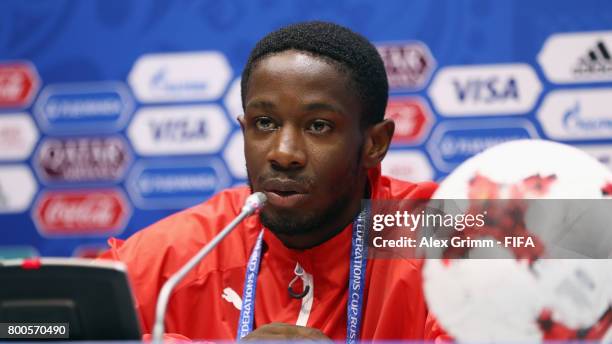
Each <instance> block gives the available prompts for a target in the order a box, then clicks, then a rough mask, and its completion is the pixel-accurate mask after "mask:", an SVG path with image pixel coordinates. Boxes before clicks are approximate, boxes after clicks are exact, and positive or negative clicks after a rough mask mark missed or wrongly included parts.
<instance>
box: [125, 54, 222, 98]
mask: <svg viewBox="0 0 612 344" xmlns="http://www.w3.org/2000/svg"><path fill="white" fill-rule="evenodd" d="M231 76H232V69H231V67H230V65H229V63H228V62H227V59H226V58H225V55H223V54H222V53H221V52H218V51H199V52H198V51H192V52H181V53H164V54H147V55H143V56H141V57H140V58H139V59H138V60H137V61H136V63H134V67H133V68H132V71H131V72H130V75H129V76H128V82H129V84H130V86H131V87H132V89H133V90H134V94H135V95H136V98H138V100H139V101H141V102H143V103H159V102H182V101H210V100H214V99H218V98H220V97H221V95H222V94H223V91H224V90H225V88H226V87H227V84H228V83H229V81H230V78H231Z"/></svg>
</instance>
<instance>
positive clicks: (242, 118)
mask: <svg viewBox="0 0 612 344" xmlns="http://www.w3.org/2000/svg"><path fill="white" fill-rule="evenodd" d="M236 119H237V120H238V123H240V129H241V130H242V134H243V135H244V115H240V116H238V117H236Z"/></svg>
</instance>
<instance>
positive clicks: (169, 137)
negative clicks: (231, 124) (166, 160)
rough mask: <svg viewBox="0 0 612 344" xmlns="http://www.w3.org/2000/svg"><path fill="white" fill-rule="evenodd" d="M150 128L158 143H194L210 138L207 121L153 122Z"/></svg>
mask: <svg viewBox="0 0 612 344" xmlns="http://www.w3.org/2000/svg"><path fill="white" fill-rule="evenodd" d="M149 126H150V128H151V130H152V131H153V137H154V138H155V140H157V141H193V140H200V139H205V138H206V137H207V136H208V130H207V125H206V121H205V120H197V121H189V120H186V119H182V120H172V121H159V122H158V121H151V122H150V123H149Z"/></svg>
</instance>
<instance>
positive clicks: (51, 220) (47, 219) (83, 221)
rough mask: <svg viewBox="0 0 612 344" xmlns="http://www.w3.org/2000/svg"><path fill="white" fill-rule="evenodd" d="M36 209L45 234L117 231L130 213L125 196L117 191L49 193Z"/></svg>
mask: <svg viewBox="0 0 612 344" xmlns="http://www.w3.org/2000/svg"><path fill="white" fill-rule="evenodd" d="M33 212H34V221H35V223H36V225H37V227H38V229H39V231H40V232H41V234H43V235H107V234H114V233H116V232H117V231H118V230H120V229H121V228H122V226H123V225H124V223H125V221H126V219H127V218H128V216H129V209H128V205H127V202H126V201H125V197H124V196H123V194H122V193H120V192H119V191H117V190H79V191H64V192H62V191H51V192H46V193H44V194H43V195H42V196H41V197H40V198H39V200H38V202H37V204H36V206H35V207H34V210H33Z"/></svg>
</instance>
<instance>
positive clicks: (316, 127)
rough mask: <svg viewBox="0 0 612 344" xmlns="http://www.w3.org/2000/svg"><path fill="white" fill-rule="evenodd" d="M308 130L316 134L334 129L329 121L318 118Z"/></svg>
mask: <svg viewBox="0 0 612 344" xmlns="http://www.w3.org/2000/svg"><path fill="white" fill-rule="evenodd" d="M308 130H309V131H311V132H314V133H316V134H323V133H327V132H328V131H330V130H332V126H331V124H330V123H328V122H327V121H322V120H316V121H314V122H312V123H311V124H310V126H309V127H308Z"/></svg>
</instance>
